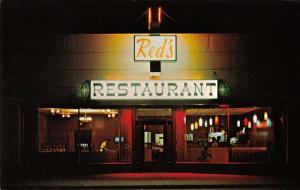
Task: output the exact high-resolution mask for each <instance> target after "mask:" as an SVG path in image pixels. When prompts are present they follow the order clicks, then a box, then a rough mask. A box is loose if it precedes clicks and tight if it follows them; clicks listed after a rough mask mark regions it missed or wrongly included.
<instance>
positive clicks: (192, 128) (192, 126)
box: [191, 123, 194, 131]
mask: <svg viewBox="0 0 300 190" xmlns="http://www.w3.org/2000/svg"><path fill="white" fill-rule="evenodd" d="M191 131H194V123H192V124H191Z"/></svg>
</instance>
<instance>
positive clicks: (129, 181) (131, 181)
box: [2, 172, 300, 189]
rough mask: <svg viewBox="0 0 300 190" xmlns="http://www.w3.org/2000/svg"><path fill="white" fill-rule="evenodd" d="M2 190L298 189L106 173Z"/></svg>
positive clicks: (291, 183)
mask: <svg viewBox="0 0 300 190" xmlns="http://www.w3.org/2000/svg"><path fill="white" fill-rule="evenodd" d="M2 189H300V183H299V182H298V181H297V180H295V179H290V178H283V177H270V176H257V175H234V174H211V173H187V172H175V173H163V172H160V173H106V174H93V175H79V176H52V177H51V176H50V177H47V178H35V179H32V178H27V179H18V180H15V182H14V183H10V184H9V185H7V186H4V187H2Z"/></svg>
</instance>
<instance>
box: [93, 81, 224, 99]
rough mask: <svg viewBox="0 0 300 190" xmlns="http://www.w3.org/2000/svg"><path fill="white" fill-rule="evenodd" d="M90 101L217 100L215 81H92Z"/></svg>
mask: <svg viewBox="0 0 300 190" xmlns="http://www.w3.org/2000/svg"><path fill="white" fill-rule="evenodd" d="M90 85H91V86H90V88H91V90H90V93H91V94H90V95H91V99H92V100H186V99H191V100H202V99H217V98H218V81H217V80H159V81H155V80H151V81H150V80H145V81H121V80H118V81H117V80H111V81H109V80H92V81H91V83H90Z"/></svg>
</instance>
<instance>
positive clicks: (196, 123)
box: [194, 121, 199, 129]
mask: <svg viewBox="0 0 300 190" xmlns="http://www.w3.org/2000/svg"><path fill="white" fill-rule="evenodd" d="M194 126H195V129H198V126H199V125H198V122H197V121H195V124H194Z"/></svg>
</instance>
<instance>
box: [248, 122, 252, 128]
mask: <svg viewBox="0 0 300 190" xmlns="http://www.w3.org/2000/svg"><path fill="white" fill-rule="evenodd" d="M248 128H249V129H251V121H248Z"/></svg>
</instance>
